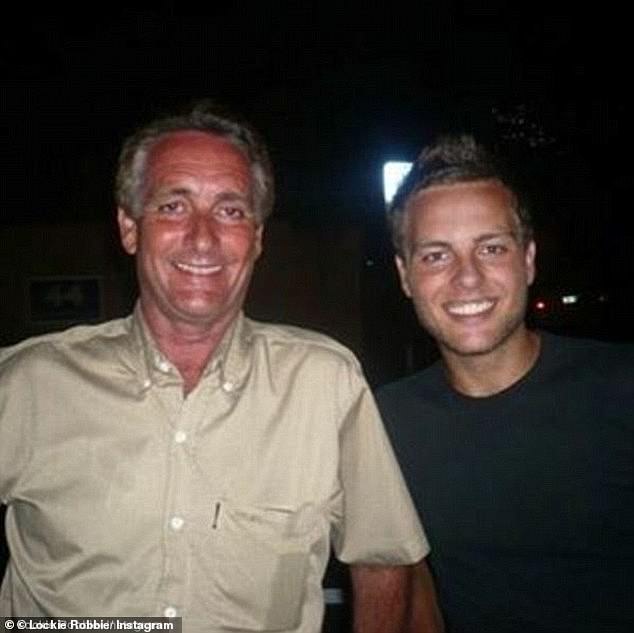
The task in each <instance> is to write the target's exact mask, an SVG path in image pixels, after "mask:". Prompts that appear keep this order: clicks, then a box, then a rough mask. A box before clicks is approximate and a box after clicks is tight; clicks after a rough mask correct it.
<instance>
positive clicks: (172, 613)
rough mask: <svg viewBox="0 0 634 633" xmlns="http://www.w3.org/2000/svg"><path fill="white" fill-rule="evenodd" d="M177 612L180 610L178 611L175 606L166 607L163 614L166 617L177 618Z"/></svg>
mask: <svg viewBox="0 0 634 633" xmlns="http://www.w3.org/2000/svg"><path fill="white" fill-rule="evenodd" d="M177 613H178V612H177V611H176V609H175V608H174V607H166V608H165V609H164V610H163V615H164V616H165V617H166V618H175V617H176V614H177Z"/></svg>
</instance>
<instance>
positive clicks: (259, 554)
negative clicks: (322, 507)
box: [214, 502, 316, 631]
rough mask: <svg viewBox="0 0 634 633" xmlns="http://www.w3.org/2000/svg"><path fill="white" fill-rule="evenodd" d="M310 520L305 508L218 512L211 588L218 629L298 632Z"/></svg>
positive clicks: (222, 508) (240, 508)
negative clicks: (215, 596)
mask: <svg viewBox="0 0 634 633" xmlns="http://www.w3.org/2000/svg"><path fill="white" fill-rule="evenodd" d="M314 519H315V513H314V511H312V510H311V509H310V508H309V507H302V508H286V507H284V508H280V507H265V506H263V507H249V506H237V505H234V504H232V503H227V502H223V504H222V505H221V506H219V512H218V517H217V521H216V527H215V529H216V530H217V531H218V541H217V542H218V544H219V545H220V551H219V552H218V556H217V567H216V569H215V573H214V576H215V582H214V585H215V589H216V595H217V598H218V601H217V604H216V608H217V611H216V615H217V618H218V623H219V624H220V626H222V627H223V628H225V629H229V630H232V629H234V630H236V629H237V630H244V631H286V630H289V629H295V628H297V627H298V626H299V624H300V621H301V615H302V606H303V602H304V595H305V592H306V583H307V578H308V572H309V554H310V542H311V534H312V533H314V530H315V525H316V520H314Z"/></svg>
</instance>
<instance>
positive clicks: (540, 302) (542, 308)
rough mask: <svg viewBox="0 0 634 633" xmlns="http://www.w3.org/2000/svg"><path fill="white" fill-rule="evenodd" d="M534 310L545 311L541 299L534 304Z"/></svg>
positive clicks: (544, 305) (544, 303) (544, 304)
mask: <svg viewBox="0 0 634 633" xmlns="http://www.w3.org/2000/svg"><path fill="white" fill-rule="evenodd" d="M535 309H536V310H545V309H546V302H545V301H542V300H541V299H539V300H537V301H536V302H535Z"/></svg>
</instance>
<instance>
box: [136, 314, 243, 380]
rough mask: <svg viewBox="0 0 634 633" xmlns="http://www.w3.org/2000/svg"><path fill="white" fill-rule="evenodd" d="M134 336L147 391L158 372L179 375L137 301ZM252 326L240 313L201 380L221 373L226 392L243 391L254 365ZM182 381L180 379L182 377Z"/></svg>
mask: <svg viewBox="0 0 634 633" xmlns="http://www.w3.org/2000/svg"><path fill="white" fill-rule="evenodd" d="M131 321H132V325H131V335H132V340H133V346H134V348H135V349H136V356H137V359H138V361H139V362H138V365H137V367H138V371H139V379H140V381H141V383H142V385H143V386H144V387H145V388H147V387H149V386H150V385H151V384H152V382H153V376H156V374H157V372H158V373H160V374H161V375H169V374H172V375H173V376H177V375H178V372H177V370H176V369H175V368H174V367H173V366H172V364H171V363H170V361H169V360H168V359H167V358H166V357H165V356H164V355H163V354H162V353H161V351H160V350H159V348H158V346H157V345H156V343H155V341H154V338H153V336H152V334H151V332H150V330H149V328H148V326H147V323H146V322H145V319H144V318H143V313H142V311H141V304H140V302H137V304H136V306H135V308H134V312H133V314H132V319H131ZM252 329H253V328H252V324H251V322H250V320H249V319H247V318H246V317H245V316H244V314H242V313H240V314H238V316H237V318H236V319H235V320H234V321H233V323H232V324H231V326H230V327H229V328H228V329H227V331H226V332H225V334H224V336H223V337H222V339H221V341H220V343H219V345H218V347H217V348H216V350H215V352H214V354H213V355H212V357H211V359H210V360H209V363H208V365H207V367H206V369H205V371H204V372H203V375H202V377H201V380H205V379H206V378H207V377H208V376H210V375H212V374H217V375H218V376H219V379H220V384H221V386H222V389H223V390H224V391H226V392H233V391H237V390H239V389H240V388H241V387H242V385H243V384H244V382H245V380H246V378H247V376H248V373H249V369H250V366H251V343H252V338H253V331H252ZM179 378H180V377H179Z"/></svg>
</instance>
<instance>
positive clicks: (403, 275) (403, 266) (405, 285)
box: [394, 255, 412, 299]
mask: <svg viewBox="0 0 634 633" xmlns="http://www.w3.org/2000/svg"><path fill="white" fill-rule="evenodd" d="M394 262H395V263H396V270H398V276H399V279H400V280H401V288H402V289H403V292H404V293H405V296H406V297H409V298H410V299H411V298H412V289H411V287H410V285H409V280H408V278H407V262H406V261H405V260H404V259H403V257H402V256H401V255H395V256H394Z"/></svg>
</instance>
